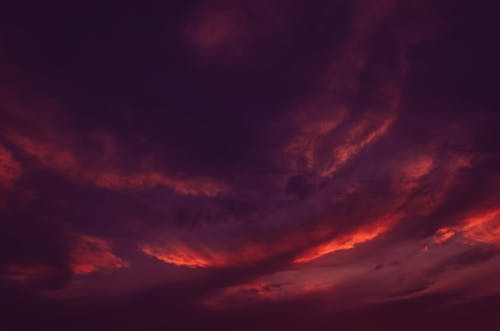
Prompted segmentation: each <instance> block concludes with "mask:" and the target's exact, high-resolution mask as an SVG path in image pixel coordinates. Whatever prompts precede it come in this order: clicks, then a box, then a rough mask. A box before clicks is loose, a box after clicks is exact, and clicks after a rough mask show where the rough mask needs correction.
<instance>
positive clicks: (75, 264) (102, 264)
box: [71, 234, 128, 275]
mask: <svg viewBox="0 0 500 331" xmlns="http://www.w3.org/2000/svg"><path fill="white" fill-rule="evenodd" d="M127 267H128V263H127V262H126V261H124V260H122V259H121V258H119V257H118V256H116V255H114V254H113V253H112V250H111V244H110V243H109V242H108V241H106V240H104V239H100V238H97V237H92V236H88V235H83V234H76V235H74V242H73V245H72V249H71V270H72V272H73V274H75V275H86V274H92V273H109V272H112V271H115V270H117V269H122V268H127Z"/></svg>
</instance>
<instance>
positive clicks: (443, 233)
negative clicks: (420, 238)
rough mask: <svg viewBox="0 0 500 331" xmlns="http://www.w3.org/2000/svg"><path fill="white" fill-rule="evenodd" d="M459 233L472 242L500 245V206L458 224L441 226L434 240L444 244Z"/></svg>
mask: <svg viewBox="0 0 500 331" xmlns="http://www.w3.org/2000/svg"><path fill="white" fill-rule="evenodd" d="M457 234H460V235H461V236H462V237H463V238H465V239H466V240H467V241H469V242H471V243H483V244H489V245H495V246H498V245H500V208H493V209H489V210H486V211H481V212H479V213H477V214H475V215H472V216H469V217H466V218H464V219H463V220H462V221H460V222H459V224H458V225H456V226H452V227H445V228H441V229H439V230H438V231H436V234H435V237H434V241H435V242H436V243H438V244H442V243H444V242H446V241H448V240H449V239H451V238H452V237H454V236H455V235H457Z"/></svg>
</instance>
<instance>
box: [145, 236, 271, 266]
mask: <svg viewBox="0 0 500 331" xmlns="http://www.w3.org/2000/svg"><path fill="white" fill-rule="evenodd" d="M139 249H140V250H141V251H142V252H143V253H144V254H146V255H149V256H152V257H154V258H156V259H158V260H160V261H162V262H165V263H168V264H174V265H177V266H184V267H190V268H207V267H225V266H232V265H244V264H249V263H252V262H255V261H259V260H262V259H264V258H267V257H269V256H271V255H273V254H275V253H276V250H275V249H272V248H269V249H266V246H264V245H262V244H257V243H245V244H240V245H238V247H236V248H234V249H225V248H212V247H209V246H207V245H201V244H198V245H187V244H185V243H181V242H178V241H171V242H169V243H167V244H162V245H147V244H144V245H141V246H140V247H139Z"/></svg>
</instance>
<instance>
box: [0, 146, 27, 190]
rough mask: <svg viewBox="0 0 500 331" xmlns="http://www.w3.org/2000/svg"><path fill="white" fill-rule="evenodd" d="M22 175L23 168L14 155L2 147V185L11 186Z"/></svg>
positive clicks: (0, 149)
mask: <svg viewBox="0 0 500 331" xmlns="http://www.w3.org/2000/svg"><path fill="white" fill-rule="evenodd" d="M21 174H22V167H21V164H20V163H19V162H17V161H16V160H15V159H14V157H13V156H12V153H11V152H10V151H9V150H8V149H7V148H5V147H4V146H2V145H0V185H5V186H8V185H11V184H12V182H14V181H15V180H16V179H17V178H19V177H20V176H21Z"/></svg>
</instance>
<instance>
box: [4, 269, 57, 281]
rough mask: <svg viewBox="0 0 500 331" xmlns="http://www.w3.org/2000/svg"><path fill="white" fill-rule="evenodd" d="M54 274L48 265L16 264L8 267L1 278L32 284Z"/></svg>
mask: <svg viewBox="0 0 500 331" xmlns="http://www.w3.org/2000/svg"><path fill="white" fill-rule="evenodd" d="M53 273H54V268H53V267H50V266H46V265H41V264H40V265H38V264H33V265H28V264H16V265H10V266H8V267H7V268H6V269H5V271H4V272H2V273H1V274H0V277H1V278H3V279H6V280H8V281H12V282H17V283H30V282H34V281H37V280H40V279H44V278H47V277H49V276H51V275H52V274H53Z"/></svg>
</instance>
